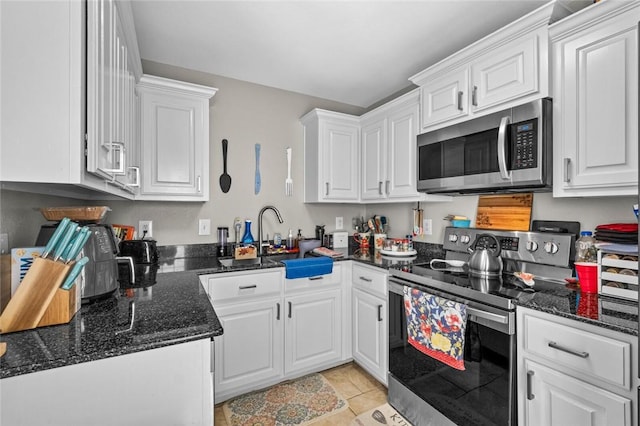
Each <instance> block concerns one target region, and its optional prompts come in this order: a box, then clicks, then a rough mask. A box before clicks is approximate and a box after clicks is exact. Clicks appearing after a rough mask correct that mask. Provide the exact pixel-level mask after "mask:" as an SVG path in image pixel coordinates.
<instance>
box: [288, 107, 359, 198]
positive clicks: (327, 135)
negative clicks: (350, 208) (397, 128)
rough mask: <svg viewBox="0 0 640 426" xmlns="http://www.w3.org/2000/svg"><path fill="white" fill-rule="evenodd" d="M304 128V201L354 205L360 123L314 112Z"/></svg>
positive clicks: (310, 113)
mask: <svg viewBox="0 0 640 426" xmlns="http://www.w3.org/2000/svg"><path fill="white" fill-rule="evenodd" d="M300 121H301V122H302V124H303V126H304V172H305V176H304V201H305V203H317V202H341V203H344V202H348V201H352V202H358V200H359V179H358V173H359V170H360V167H359V166H358V165H359V162H360V160H359V153H360V149H359V135H360V120H359V118H358V117H354V116H352V115H347V114H341V113H336V112H332V111H325V110H321V109H314V110H312V111H311V112H309V113H308V114H306V115H305V116H304V117H302V118H301V119H300Z"/></svg>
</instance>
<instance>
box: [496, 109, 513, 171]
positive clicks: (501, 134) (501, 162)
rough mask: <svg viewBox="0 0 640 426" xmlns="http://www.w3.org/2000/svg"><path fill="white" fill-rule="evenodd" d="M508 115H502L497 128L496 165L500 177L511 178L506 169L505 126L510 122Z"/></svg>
mask: <svg viewBox="0 0 640 426" xmlns="http://www.w3.org/2000/svg"><path fill="white" fill-rule="evenodd" d="M510 121H511V120H510V119H509V117H508V116H507V117H502V120H500V128H499V129H498V167H499V168H500V176H502V179H511V171H510V170H508V169H507V152H506V150H507V149H506V148H507V127H508V126H509V123H510Z"/></svg>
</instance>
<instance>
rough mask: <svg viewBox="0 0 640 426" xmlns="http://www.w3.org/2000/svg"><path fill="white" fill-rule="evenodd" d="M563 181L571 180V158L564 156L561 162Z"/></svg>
mask: <svg viewBox="0 0 640 426" xmlns="http://www.w3.org/2000/svg"><path fill="white" fill-rule="evenodd" d="M563 165H564V167H563V171H564V179H563V180H564V181H565V182H567V183H568V182H571V176H570V175H569V167H570V166H571V158H568V157H566V158H565V159H564V162H563Z"/></svg>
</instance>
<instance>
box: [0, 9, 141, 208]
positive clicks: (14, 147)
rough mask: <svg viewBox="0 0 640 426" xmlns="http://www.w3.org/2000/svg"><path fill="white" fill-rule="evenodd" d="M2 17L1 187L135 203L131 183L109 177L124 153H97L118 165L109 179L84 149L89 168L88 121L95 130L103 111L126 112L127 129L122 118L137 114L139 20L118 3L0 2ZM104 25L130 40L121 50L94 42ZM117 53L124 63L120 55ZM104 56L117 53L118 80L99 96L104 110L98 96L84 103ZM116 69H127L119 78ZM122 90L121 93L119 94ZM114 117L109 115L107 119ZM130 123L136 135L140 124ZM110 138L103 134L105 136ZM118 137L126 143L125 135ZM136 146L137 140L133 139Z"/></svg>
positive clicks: (103, 148) (113, 60)
mask: <svg viewBox="0 0 640 426" xmlns="http://www.w3.org/2000/svg"><path fill="white" fill-rule="evenodd" d="M94 6H95V7H96V8H102V7H103V6H104V13H106V14H107V15H108V20H107V21H94V20H92V19H93V18H94V16H93V15H91V16H89V15H88V12H93V7H94ZM87 8H89V9H87ZM0 17H1V18H0V19H1V20H2V22H1V25H0V28H1V31H2V34H1V37H0V40H2V46H1V49H0V52H1V55H2V58H1V61H2V82H1V85H2V101H1V102H2V108H1V110H2V123H1V126H0V127H1V129H2V135H1V138H0V140H1V142H0V143H1V146H0V150H1V152H2V155H0V180H2V182H3V186H4V187H5V188H10V189H16V190H22V191H27V192H44V193H48V194H58V195H63V196H70V197H81V198H86V199H92V198H95V199H104V198H105V193H108V194H113V195H117V196H119V197H124V198H132V196H133V195H132V193H131V190H129V189H127V188H126V187H125V186H124V185H123V184H122V182H124V181H122V182H118V179H120V180H121V179H123V178H124V177H123V176H119V175H116V174H115V173H113V172H108V170H110V169H113V168H118V167H120V164H123V163H124V161H122V160H121V156H120V155H119V154H118V155H116V154H115V151H117V150H118V148H115V144H112V145H113V146H112V145H110V144H109V143H107V144H106V145H104V144H98V145H96V146H97V147H98V148H99V149H98V150H97V152H98V153H100V154H101V155H105V154H106V156H105V158H106V159H108V160H109V161H111V164H108V163H107V162H104V163H102V165H101V166H100V167H102V168H103V169H105V170H107V172H106V173H103V172H99V171H98V168H94V169H91V167H89V168H88V167H87V164H86V161H85V144H87V146H86V148H87V151H88V156H89V158H88V161H92V159H93V157H92V154H90V153H93V152H96V151H93V145H92V144H93V142H94V141H95V139H93V136H89V135H87V140H85V133H86V132H87V126H86V125H85V118H86V121H87V123H88V125H89V126H91V125H92V123H95V122H96V121H91V120H94V119H95V117H96V116H97V112H96V111H95V108H96V107H97V106H98V105H101V107H102V111H103V112H104V111H105V108H106V109H108V110H109V111H115V109H116V108H119V109H120V114H121V115H119V116H120V120H121V121H122V120H130V119H131V117H123V114H125V110H126V108H132V107H134V105H133V103H134V102H135V101H132V100H131V97H132V96H133V93H132V90H131V78H135V75H136V74H135V70H141V64H140V59H139V56H138V55H137V42H135V36H133V40H134V42H133V44H134V46H132V45H131V44H132V42H131V35H130V34H131V32H132V27H131V25H132V23H133V17H132V15H131V10H130V5H129V4H128V3H127V2H115V3H114V2H113V1H108V2H107V1H105V2H93V1H92V2H88V5H87V3H86V2H80V1H55V2H30V1H29V2H0ZM103 24H105V25H106V24H108V25H109V27H110V28H111V31H115V26H116V25H117V26H118V28H119V30H118V31H120V34H123V35H122V36H121V39H120V44H118V43H117V42H113V40H112V39H111V38H110V39H109V40H101V41H100V42H101V43H102V42H104V43H105V44H104V45H101V46H98V45H95V43H97V40H95V39H93V38H91V37H92V36H91V35H90V34H93V31H97V32H100V31H102V29H101V28H100V29H99V28H97V27H96V25H99V26H102V25H103ZM105 31H106V28H105ZM85 33H90V34H85ZM134 34H135V33H134ZM89 39H90V40H91V41H89ZM114 39H115V37H114ZM118 45H119V46H120V47H119V49H120V50H119V53H120V55H116V49H115V47H116V46H118ZM85 48H86V52H85ZM100 48H102V49H107V50H108V52H110V54H109V59H108V61H109V65H108V66H109V69H110V70H113V72H114V73H115V74H114V75H112V76H110V78H109V79H108V80H109V82H108V84H107V83H106V82H105V84H104V85H103V86H101V87H102V88H101V90H102V92H97V94H98V95H99V96H100V98H101V100H100V101H99V102H98V101H97V100H96V99H95V98H93V96H94V95H96V92H91V93H90V92H87V93H86V97H85V89H88V86H87V85H85V67H87V74H88V75H87V80H89V81H91V80H92V79H93V78H94V77H95V75H94V74H93V73H92V71H96V70H95V69H94V68H91V66H90V65H89V63H88V58H87V56H88V55H90V52H94V51H95V49H100ZM25 52H29V54H28V55H27V54H25ZM125 56H126V57H125ZM105 66H106V65H105ZM112 66H114V67H115V66H120V67H121V68H118V71H117V72H116V68H112ZM132 72H134V73H133V74H131V73H132ZM138 72H139V71H138ZM116 76H118V78H116ZM125 76H126V78H125ZM127 81H128V83H127ZM115 90H120V92H118V93H115ZM107 98H108V99H109V100H108V101H107ZM107 105H108V106H107ZM127 113H128V112H127ZM115 116H116V115H115V113H113V114H112V113H111V112H110V113H109V114H108V115H106V113H105V115H103V116H102V118H103V119H104V118H105V117H115ZM92 117H93V118H92ZM109 119H111V118H109ZM128 123H129V126H130V127H131V126H133V125H134V123H135V121H128ZM109 126H111V124H109ZM103 129H104V128H103ZM112 132H114V130H113V129H112V128H111V127H109V134H111V133H112ZM105 134H106V133H105V131H103V132H102V136H103V137H104V136H105ZM117 137H118V138H119V139H121V140H126V137H125V135H124V134H121V135H119V136H117ZM129 139H130V141H133V140H134V139H133V138H132V137H131V136H129ZM114 142H119V141H115V140H114ZM127 142H129V141H127ZM112 148H113V149H112ZM125 149H126V148H125ZM125 152H126V151H125ZM112 159H113V160H112ZM114 160H115V161H114ZM125 161H126V160H125ZM114 162H115V163H116V164H115V165H114V164H113V163H114ZM117 163H120V164H117ZM25 165H28V167H26V166H25ZM123 165H124V164H123ZM88 170H91V171H90V172H89V171H88ZM95 172H97V173H98V174H96V173H95Z"/></svg>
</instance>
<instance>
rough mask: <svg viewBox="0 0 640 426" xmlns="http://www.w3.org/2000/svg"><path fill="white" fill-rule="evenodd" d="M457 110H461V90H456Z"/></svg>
mask: <svg viewBox="0 0 640 426" xmlns="http://www.w3.org/2000/svg"><path fill="white" fill-rule="evenodd" d="M458 110H459V111H462V90H460V91H459V92H458Z"/></svg>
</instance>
